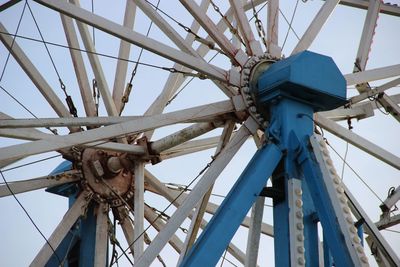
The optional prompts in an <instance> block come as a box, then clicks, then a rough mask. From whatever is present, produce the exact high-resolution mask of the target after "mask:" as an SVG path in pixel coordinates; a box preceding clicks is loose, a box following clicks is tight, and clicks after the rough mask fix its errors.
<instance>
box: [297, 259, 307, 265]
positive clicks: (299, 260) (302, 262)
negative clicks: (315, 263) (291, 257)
mask: <svg viewBox="0 0 400 267" xmlns="http://www.w3.org/2000/svg"><path fill="white" fill-rule="evenodd" d="M297 263H298V264H299V265H304V264H305V263H306V261H305V260H304V258H298V259H297Z"/></svg>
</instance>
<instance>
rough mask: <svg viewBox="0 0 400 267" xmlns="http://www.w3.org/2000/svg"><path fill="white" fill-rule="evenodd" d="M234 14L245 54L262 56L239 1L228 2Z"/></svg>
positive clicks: (230, 0)
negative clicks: (244, 47) (243, 43)
mask: <svg viewBox="0 0 400 267" xmlns="http://www.w3.org/2000/svg"><path fill="white" fill-rule="evenodd" d="M229 2H230V3H231V5H232V8H233V10H234V13H235V17H236V21H237V23H238V25H239V29H240V32H241V33H242V36H243V39H244V41H245V43H246V52H247V54H248V55H249V56H253V55H256V56H259V55H262V53H263V51H262V48H261V44H260V42H259V41H256V40H255V39H254V35H253V31H252V30H251V27H250V24H249V21H248V20H247V17H246V13H245V12H244V9H243V4H242V1H241V0H229Z"/></svg>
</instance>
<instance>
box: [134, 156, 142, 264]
mask: <svg viewBox="0 0 400 267" xmlns="http://www.w3.org/2000/svg"><path fill="white" fill-rule="evenodd" d="M134 173H135V192H134V199H133V205H134V208H133V209H134V213H135V220H134V221H133V223H134V228H135V232H134V238H135V243H133V250H134V252H133V257H134V259H135V261H136V260H137V259H139V258H140V256H141V255H142V253H143V250H144V235H143V230H144V162H143V161H140V160H138V161H136V162H135V170H134Z"/></svg>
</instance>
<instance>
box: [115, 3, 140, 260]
mask: <svg viewBox="0 0 400 267" xmlns="http://www.w3.org/2000/svg"><path fill="white" fill-rule="evenodd" d="M128 1H130V0H128ZM117 213H118V214H117V216H118V220H119V224H120V225H121V228H122V231H123V233H124V236H125V239H126V242H127V243H128V247H129V250H130V252H131V254H132V255H134V253H133V243H134V242H135V238H134V237H133V235H134V230H133V225H132V223H131V221H130V218H129V217H128V216H129V211H128V210H127V208H126V207H125V206H121V207H118V208H117ZM114 227H115V225H114Z"/></svg>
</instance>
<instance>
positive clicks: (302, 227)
mask: <svg viewBox="0 0 400 267" xmlns="http://www.w3.org/2000/svg"><path fill="white" fill-rule="evenodd" d="M296 227H297V230H303V229H304V224H302V223H297V225H296Z"/></svg>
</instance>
